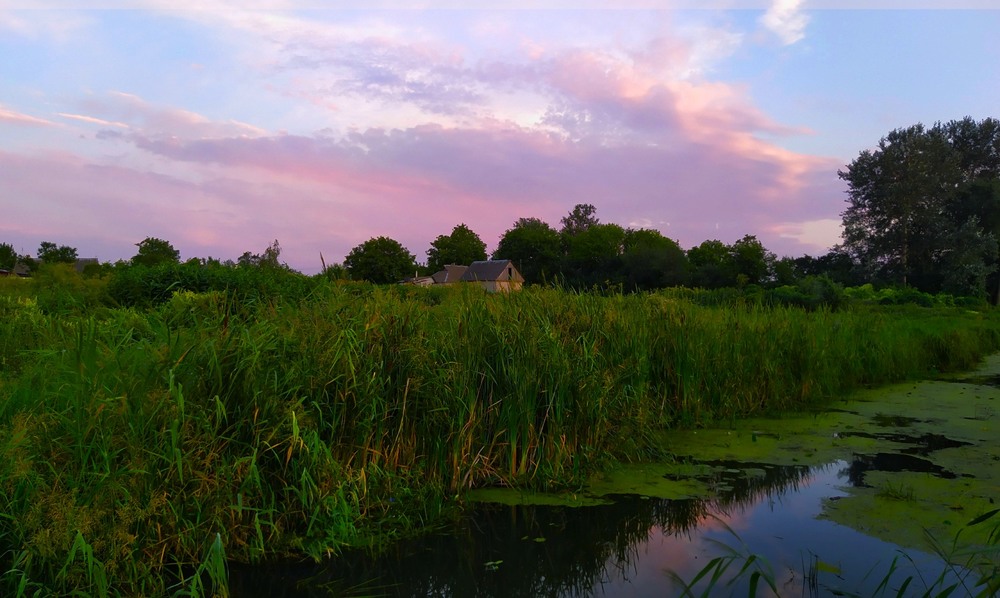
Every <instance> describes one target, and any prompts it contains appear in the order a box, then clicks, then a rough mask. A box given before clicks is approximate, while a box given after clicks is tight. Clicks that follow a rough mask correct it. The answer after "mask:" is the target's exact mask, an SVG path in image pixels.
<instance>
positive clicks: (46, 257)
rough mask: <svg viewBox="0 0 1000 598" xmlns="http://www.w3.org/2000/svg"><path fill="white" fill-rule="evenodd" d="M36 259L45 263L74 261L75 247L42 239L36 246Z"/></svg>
mask: <svg viewBox="0 0 1000 598" xmlns="http://www.w3.org/2000/svg"><path fill="white" fill-rule="evenodd" d="M37 255H38V259H39V260H41V261H43V262H45V263H46V264H73V263H76V259H77V255H76V249H75V248H73V247H69V246H66V245H56V244H55V243H52V242H50V241H42V244H41V245H39V246H38V254H37Z"/></svg>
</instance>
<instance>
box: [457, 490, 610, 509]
mask: <svg viewBox="0 0 1000 598" xmlns="http://www.w3.org/2000/svg"><path fill="white" fill-rule="evenodd" d="M465 499H466V500H468V501H469V502H487V503H497V504H502V505H528V506H549V507H593V506H598V505H606V504H610V503H611V501H610V500H608V499H604V498H600V497H599V496H595V495H593V494H592V493H590V492H587V493H583V492H560V493H547V492H534V491H527V490H519V489H517V488H477V489H474V490H470V491H468V492H467V493H466V494H465Z"/></svg>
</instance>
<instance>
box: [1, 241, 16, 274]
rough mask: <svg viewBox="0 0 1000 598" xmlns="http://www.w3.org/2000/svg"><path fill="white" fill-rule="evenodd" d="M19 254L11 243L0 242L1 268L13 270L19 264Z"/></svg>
mask: <svg viewBox="0 0 1000 598" xmlns="http://www.w3.org/2000/svg"><path fill="white" fill-rule="evenodd" d="M17 259H18V255H17V252H16V251H14V246H13V245H11V244H10V243H0V269H2V270H13V269H14V266H16V265H17Z"/></svg>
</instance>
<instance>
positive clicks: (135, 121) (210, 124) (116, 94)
mask: <svg viewBox="0 0 1000 598" xmlns="http://www.w3.org/2000/svg"><path fill="white" fill-rule="evenodd" d="M78 104H79V107H80V108H82V111H83V112H86V113H87V114H86V115H78V114H68V113H67V114H62V113H61V114H60V115H61V116H64V117H66V118H74V119H76V120H80V121H84V122H89V123H92V124H103V125H105V126H113V127H118V128H130V129H133V130H136V131H138V132H142V133H143V134H144V135H147V136H151V137H183V138H196V139H198V138H214V137H233V136H236V137H240V136H246V137H257V136H260V135H264V134H265V133H266V131H265V130H264V129H262V128H260V127H256V126H254V125H251V124H248V123H243V122H239V121H235V120H227V121H213V120H211V119H209V118H208V117H206V116H204V115H202V114H198V113H196V112H192V111H190V110H184V109H181V108H173V107H164V106H157V105H155V104H152V103H150V102H147V101H146V100H145V99H143V98H141V97H139V96H137V95H135V94H131V93H125V92H120V91H113V92H109V93H107V94H101V95H92V96H89V97H87V98H84V99H83V100H80V101H79V102H78Z"/></svg>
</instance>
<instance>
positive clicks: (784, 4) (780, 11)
mask: <svg viewBox="0 0 1000 598" xmlns="http://www.w3.org/2000/svg"><path fill="white" fill-rule="evenodd" d="M760 23H761V24H762V25H763V26H764V27H765V28H767V29H768V30H769V31H771V32H772V33H774V34H775V35H776V36H778V39H780V40H781V43H783V44H785V45H786V46H787V45H791V44H794V43H795V42H798V41H800V40H802V39H803V38H805V36H806V25H808V24H809V17H808V16H807V15H805V14H804V13H803V12H802V0H774V1H773V4H771V6H770V8H768V9H767V12H765V13H764V16H762V17H761V18H760Z"/></svg>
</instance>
